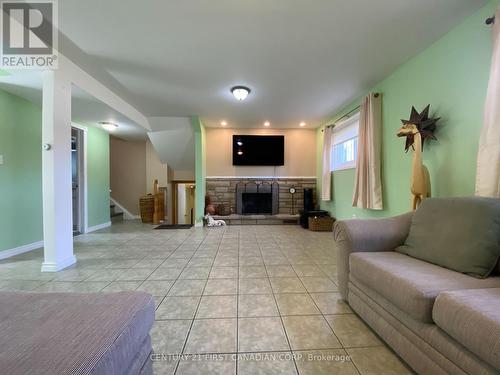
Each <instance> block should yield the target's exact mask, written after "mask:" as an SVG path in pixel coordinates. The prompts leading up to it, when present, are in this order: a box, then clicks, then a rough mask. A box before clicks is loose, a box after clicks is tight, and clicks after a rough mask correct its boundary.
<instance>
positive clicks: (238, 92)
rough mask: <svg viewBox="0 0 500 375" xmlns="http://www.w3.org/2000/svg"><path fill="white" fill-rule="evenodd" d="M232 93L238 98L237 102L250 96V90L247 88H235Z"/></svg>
mask: <svg viewBox="0 0 500 375" xmlns="http://www.w3.org/2000/svg"><path fill="white" fill-rule="evenodd" d="M231 93H232V94H233V96H234V97H235V98H236V100H239V101H243V100H245V99H246V98H247V96H248V94H250V89H249V88H248V87H245V86H234V87H233V88H232V89H231Z"/></svg>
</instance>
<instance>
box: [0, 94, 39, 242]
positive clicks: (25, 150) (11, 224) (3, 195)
mask: <svg viewBox="0 0 500 375" xmlns="http://www.w3.org/2000/svg"><path fill="white" fill-rule="evenodd" d="M41 140H42V112H41V109H40V108H39V107H37V106H35V105H33V104H32V103H30V102H28V101H26V100H24V99H21V98H19V97H17V96H14V95H11V94H8V93H6V92H5V91H1V90H0V155H3V158H4V164H3V165H0V251H1V250H7V249H12V248H15V247H18V246H22V245H26V244H30V243H33V242H38V241H41V240H42V237H43V228H42V147H41Z"/></svg>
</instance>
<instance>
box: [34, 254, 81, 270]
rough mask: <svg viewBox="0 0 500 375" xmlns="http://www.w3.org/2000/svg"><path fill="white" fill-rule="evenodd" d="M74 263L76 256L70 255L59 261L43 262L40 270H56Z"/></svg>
mask: <svg viewBox="0 0 500 375" xmlns="http://www.w3.org/2000/svg"><path fill="white" fill-rule="evenodd" d="M75 263H76V257H75V256H74V255H72V256H71V257H69V258H66V259H64V260H63V261H61V262H43V263H42V269H41V271H42V272H57V271H61V270H62V269H64V268H67V267H69V266H71V265H73V264H75Z"/></svg>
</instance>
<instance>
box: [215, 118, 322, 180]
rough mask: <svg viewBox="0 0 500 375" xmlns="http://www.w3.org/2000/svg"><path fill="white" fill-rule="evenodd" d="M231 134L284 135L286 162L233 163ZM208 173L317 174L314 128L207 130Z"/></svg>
mask: <svg viewBox="0 0 500 375" xmlns="http://www.w3.org/2000/svg"><path fill="white" fill-rule="evenodd" d="M233 134H240V135H243V134H244V135H264V134H266V135H284V136H285V165H284V166H281V167H253V166H233V156H232V152H233V146H232V139H233V138H232V137H233ZM206 144H207V151H206V152H207V153H206V160H207V176H307V177H309V176H316V132H315V130H312V129H214V128H207V130H206Z"/></svg>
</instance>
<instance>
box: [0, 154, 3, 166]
mask: <svg viewBox="0 0 500 375" xmlns="http://www.w3.org/2000/svg"><path fill="white" fill-rule="evenodd" d="M0 165H3V155H0Z"/></svg>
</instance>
